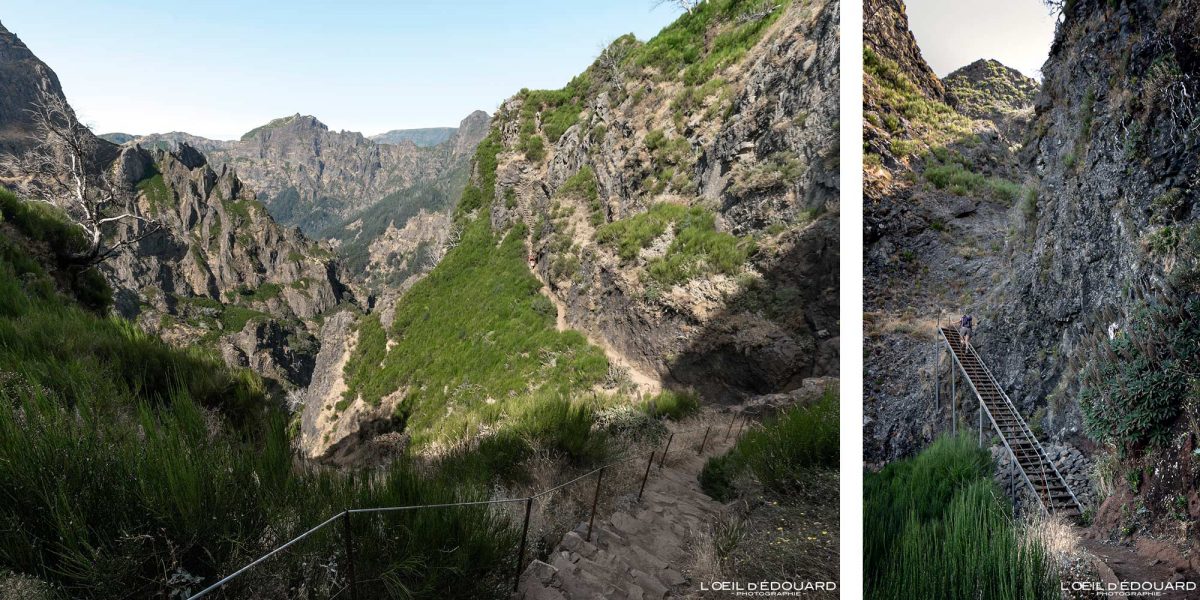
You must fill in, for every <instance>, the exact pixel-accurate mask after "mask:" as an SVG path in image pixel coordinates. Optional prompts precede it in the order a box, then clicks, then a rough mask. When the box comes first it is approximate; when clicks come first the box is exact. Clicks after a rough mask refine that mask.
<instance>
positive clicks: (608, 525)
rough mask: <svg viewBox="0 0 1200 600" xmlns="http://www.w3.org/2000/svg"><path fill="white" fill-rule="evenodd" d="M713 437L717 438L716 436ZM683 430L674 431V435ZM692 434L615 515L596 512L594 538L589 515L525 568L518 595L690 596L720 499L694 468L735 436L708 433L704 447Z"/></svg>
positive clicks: (572, 598) (618, 599)
mask: <svg viewBox="0 0 1200 600" xmlns="http://www.w3.org/2000/svg"><path fill="white" fill-rule="evenodd" d="M713 438H719V439H717V441H715V442H714V441H713ZM679 439H680V438H678V437H677V438H676V439H675V441H676V443H678V442H679ZM699 442H700V440H699V439H696V440H690V439H689V440H688V442H687V444H686V445H685V446H683V447H680V446H674V447H675V448H679V450H678V451H676V450H672V451H671V454H670V455H668V457H667V462H666V465H665V467H663V468H659V467H658V465H657V460H656V461H655V465H654V466H653V467H651V472H650V478H649V479H648V480H647V483H646V490H645V493H644V494H643V496H642V500H641V501H640V502H638V501H637V500H636V490H631V491H630V492H631V494H630V497H629V498H628V501H627V502H623V503H618V506H626V508H624V509H623V510H621V509H618V510H617V511H615V512H614V513H613V514H612V515H609V516H607V517H603V516H600V515H597V517H596V523H595V526H594V528H593V530H592V539H591V541H590V542H589V541H587V540H586V537H587V530H588V524H587V522H586V521H585V522H582V523H580V524H579V525H578V526H577V527H576V528H575V529H574V530H573V531H570V532H568V533H567V534H566V536H564V537H563V539H562V542H560V543H559V545H558V547H557V548H555V549H554V551H553V552H551V553H550V556H549V557H547V559H546V562H543V561H540V560H535V561H533V562H532V563H531V564H530V565H529V567H528V568H526V569H525V572H524V574H523V575H522V576H521V583H520V586H519V591H518V592H517V594H516V596H515V597H516V598H518V599H526V600H583V599H587V600H592V599H594V598H607V599H615V600H622V599H639V600H640V599H649V598H653V599H659V598H664V597H667V596H668V595H670V596H672V597H679V596H689V595H694V594H695V593H696V592H697V591H698V586H699V584H700V582H699V581H694V580H693V579H694V578H692V577H690V575H691V573H692V571H693V569H694V568H695V566H696V564H697V558H698V552H697V551H702V550H703V546H704V544H702V543H696V542H697V540H698V539H700V540H703V539H705V537H706V536H707V535H708V533H709V532H710V531H711V528H712V524H713V523H714V522H715V521H716V519H717V518H718V517H719V515H720V513H721V511H722V509H723V506H722V505H721V504H720V503H719V502H717V501H715V500H713V499H712V498H709V497H708V495H706V494H705V493H704V492H703V491H702V490H701V489H700V485H699V483H698V482H697V479H696V476H697V475H698V474H699V473H700V470H701V469H702V468H703V466H704V462H705V461H706V460H707V458H708V457H710V456H713V455H716V454H719V453H721V452H725V451H726V450H728V449H729V447H730V446H731V445H732V444H733V440H732V439H731V440H729V441H725V440H724V439H723V438H720V436H713V437H711V438H709V440H708V444H707V446H706V449H705V452H704V454H703V455H697V454H696V452H695V450H694V447H695V446H698V445H699Z"/></svg>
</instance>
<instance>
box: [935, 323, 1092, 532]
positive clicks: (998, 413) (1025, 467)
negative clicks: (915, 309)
mask: <svg viewBox="0 0 1200 600" xmlns="http://www.w3.org/2000/svg"><path fill="white" fill-rule="evenodd" d="M939 330H940V332H941V336H942V340H943V341H944V342H945V344H946V346H947V347H949V349H950V355H951V356H952V357H953V359H954V362H955V364H957V365H958V367H959V368H960V369H961V370H962V372H963V374H964V375H965V377H966V382H967V385H968V386H970V388H971V390H972V391H973V392H975V397H976V398H977V399H978V400H979V402H980V406H982V407H983V411H984V413H985V414H987V417H988V419H989V420H990V422H991V424H992V428H993V429H994V430H995V431H996V432H997V433H999V435H1000V441H1001V442H1002V443H1003V444H1004V447H1005V448H1006V449H1007V450H1008V453H1009V455H1010V456H1012V457H1013V461H1014V462H1015V463H1016V465H1017V470H1018V472H1019V473H1020V475H1021V479H1022V480H1023V481H1024V482H1025V483H1026V485H1027V486H1028V487H1029V489H1030V491H1032V492H1033V495H1034V497H1036V498H1037V500H1038V503H1039V504H1040V505H1041V507H1042V510H1044V511H1045V512H1046V513H1047V514H1051V515H1062V516H1064V517H1066V518H1068V519H1071V520H1076V519H1078V518H1079V517H1080V516H1082V514H1083V506H1082V505H1081V504H1080V503H1079V500H1078V499H1077V498H1076V497H1075V493H1074V492H1072V491H1071V488H1070V486H1068V485H1067V481H1066V479H1064V478H1063V476H1062V474H1061V473H1059V472H1058V469H1057V468H1056V467H1055V466H1054V462H1053V461H1051V460H1050V458H1049V457H1048V456H1046V451H1045V449H1043V448H1042V445H1041V443H1039V442H1038V440H1037V438H1036V437H1035V436H1034V435H1033V432H1032V431H1030V430H1029V425H1028V424H1026V423H1025V419H1023V418H1021V415H1020V413H1018V412H1017V410H1016V407H1015V406H1013V403H1012V400H1010V399H1009V397H1008V394H1005V393H1004V390H1003V389H1001V388H1000V385H999V384H998V383H996V379H995V378H994V377H992V373H991V371H989V370H988V368H987V366H986V365H984V364H983V361H982V360H981V359H980V358H979V354H977V353H976V352H975V349H974V348H971V347H969V346H967V345H966V344H965V343H963V340H962V336H960V335H959V332H958V329H956V328H954V327H940V328H939Z"/></svg>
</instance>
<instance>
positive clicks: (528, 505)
mask: <svg viewBox="0 0 1200 600" xmlns="http://www.w3.org/2000/svg"><path fill="white" fill-rule="evenodd" d="M532 510H533V498H532V497H530V498H529V499H527V500H525V524H524V525H522V526H521V547H520V549H518V550H517V572H516V574H514V575H513V593H516V591H517V588H518V587H520V585H521V563H522V562H524V560H525V540H526V539H527V538H528V537H529V513H530V511H532Z"/></svg>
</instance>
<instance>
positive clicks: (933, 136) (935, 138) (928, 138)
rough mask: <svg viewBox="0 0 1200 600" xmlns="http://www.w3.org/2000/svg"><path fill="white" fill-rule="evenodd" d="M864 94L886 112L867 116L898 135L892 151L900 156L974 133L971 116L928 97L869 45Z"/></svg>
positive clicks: (864, 57)
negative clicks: (968, 116)
mask: <svg viewBox="0 0 1200 600" xmlns="http://www.w3.org/2000/svg"><path fill="white" fill-rule="evenodd" d="M863 93H864V94H865V95H867V96H868V97H869V98H872V99H874V100H875V102H877V103H878V105H879V107H880V108H881V110H883V111H884V113H885V114H883V115H874V114H870V115H867V119H868V120H872V119H874V120H873V121H872V123H873V124H874V125H875V126H877V127H881V128H883V129H884V130H886V131H888V132H889V133H890V134H892V135H893V136H895V137H893V139H892V142H891V151H892V154H894V155H896V157H897V158H901V159H903V158H905V157H908V156H914V155H919V154H920V153H922V152H924V151H926V150H929V149H931V148H936V147H938V146H946V145H949V144H951V143H954V142H959V141H962V140H963V139H964V138H970V137H971V136H972V135H973V134H972V130H971V120H970V119H968V118H967V117H964V116H963V115H961V114H959V112H958V111H956V110H954V109H953V108H951V107H950V106H948V105H946V104H945V103H944V102H939V101H937V100H931V99H929V98H927V97H925V95H924V94H923V93H921V90H920V88H918V87H917V86H916V85H914V84H913V83H912V81H910V80H909V79H908V77H907V76H906V75H905V74H904V73H903V72H902V71H901V70H900V69H899V67H897V66H896V63H894V62H892V61H891V60H888V59H887V58H884V57H882V56H879V55H878V54H876V53H875V51H874V50H871V49H870V48H863ZM901 118H903V123H902V121H901ZM905 128H906V129H905ZM902 133H903V135H900V134H902ZM875 158H876V160H877V159H878V156H876V157H875ZM868 162H870V161H869V160H868Z"/></svg>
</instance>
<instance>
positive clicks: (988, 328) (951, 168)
mask: <svg viewBox="0 0 1200 600" xmlns="http://www.w3.org/2000/svg"><path fill="white" fill-rule="evenodd" d="M1197 10H1200V5H1198V4H1197V3H1196V2H1194V1H1192V0H1187V1H1182V2H1170V3H1167V4H1165V5H1164V4H1162V3H1158V2H1137V1H1133V2H1120V3H1111V2H1101V1H1088V0H1080V1H1077V2H1072V3H1068V4H1067V8H1066V12H1065V14H1064V15H1063V20H1062V21H1061V23H1060V25H1059V27H1058V30H1057V32H1056V36H1055V41H1054V44H1053V47H1052V48H1051V52H1050V56H1049V58H1048V60H1047V62H1046V63H1045V66H1044V67H1043V69H1042V72H1043V74H1044V76H1045V79H1044V81H1043V84H1042V86H1041V89H1040V91H1039V93H1038V95H1037V97H1036V101H1035V107H1034V111H1033V113H1032V114H1031V115H1029V116H1028V117H1024V118H1023V119H1024V120H1026V121H1027V122H1028V125H1027V126H1024V127H1020V126H1017V127H1004V126H1000V125H998V124H995V123H993V124H994V125H997V127H996V130H997V131H998V133H999V137H996V138H994V140H992V139H989V138H981V139H970V143H969V144H960V145H956V144H954V143H953V142H951V143H949V144H947V145H946V146H945V147H944V149H942V150H938V149H937V148H936V147H931V150H930V151H929V152H927V153H925V154H923V155H921V156H918V157H917V158H916V159H915V160H911V161H907V162H904V163H901V162H898V161H896V162H893V161H889V160H887V157H880V158H877V159H874V160H868V166H867V173H866V175H867V178H868V182H869V183H870V182H874V185H868V187H867V214H866V219H867V227H868V229H867V240H868V246H867V248H866V253H867V265H866V267H867V273H868V275H867V297H866V303H867V306H868V315H867V321H868V324H867V330H868V334H867V353H868V357H867V359H866V363H867V367H866V368H867V372H866V377H865V378H866V382H867V388H868V399H867V404H866V412H867V417H868V422H867V426H866V429H865V433H866V438H867V448H866V450H867V454H868V460H872V461H876V460H888V459H890V458H894V457H896V456H903V455H905V454H907V453H910V452H912V451H913V450H914V449H916V448H918V447H920V446H922V445H923V444H924V443H925V442H926V441H928V439H930V437H932V436H933V435H936V434H937V433H938V432H940V431H944V430H945V429H948V422H947V420H946V417H947V414H946V413H947V412H948V406H947V403H946V399H947V395H946V391H947V388H946V387H945V385H944V382H945V381H946V375H947V374H948V371H947V365H945V363H944V362H943V363H941V364H940V365H938V366H937V367H935V366H934V364H935V363H934V361H933V356H934V346H933V339H932V337H931V335H930V333H931V332H932V331H933V326H934V325H935V324H936V320H937V318H938V309H939V308H941V309H945V312H943V313H942V317H941V318H942V319H943V322H945V320H946V319H947V318H950V319H955V318H957V316H958V315H959V314H961V313H962V312H967V311H970V312H973V313H974V314H975V316H976V322H977V324H978V326H977V333H976V336H975V337H976V340H973V341H975V342H976V347H977V349H978V350H979V351H980V353H981V355H982V356H983V357H984V359H985V361H986V362H987V363H988V366H989V368H990V369H991V370H992V372H993V373H994V374H995V375H996V376H997V378H998V379H999V380H1000V383H1001V385H1002V386H1003V387H1004V388H1005V390H1006V391H1007V392H1008V393H1009V395H1010V396H1011V397H1012V398H1013V400H1014V402H1015V403H1016V404H1017V405H1018V407H1019V409H1020V410H1021V412H1022V413H1024V415H1025V416H1026V418H1027V420H1028V421H1029V423H1030V426H1031V427H1032V428H1033V430H1034V431H1035V432H1036V433H1037V434H1038V435H1039V437H1040V438H1042V439H1043V441H1044V442H1049V443H1050V444H1053V445H1059V446H1064V447H1067V449H1068V450H1069V452H1068V453H1071V452H1073V450H1071V448H1076V449H1079V450H1081V451H1082V452H1083V454H1084V455H1086V457H1087V459H1088V460H1090V461H1092V462H1094V463H1095V464H1097V465H1098V466H1097V467H1096V469H1095V470H1094V471H1091V470H1089V471H1087V472H1086V475H1087V477H1086V479H1087V482H1086V483H1080V484H1079V486H1080V487H1083V488H1085V490H1086V488H1088V487H1091V488H1092V489H1091V490H1087V491H1088V492H1089V493H1090V492H1095V495H1094V497H1095V504H1093V505H1092V507H1091V508H1093V509H1094V510H1095V528H1094V529H1095V532H1096V533H1097V534H1099V535H1101V536H1111V537H1114V538H1118V537H1119V538H1129V537H1130V536H1131V535H1132V536H1133V538H1134V540H1135V541H1136V542H1137V544H1138V547H1139V548H1142V547H1143V546H1145V547H1147V548H1151V550H1152V551H1153V552H1155V553H1157V556H1159V558H1160V559H1161V560H1164V561H1166V562H1168V563H1171V564H1178V565H1181V566H1182V568H1185V569H1186V568H1189V567H1188V563H1189V560H1190V561H1191V566H1190V568H1191V569H1192V570H1195V569H1196V566H1197V565H1196V561H1195V559H1191V558H1188V557H1189V556H1191V555H1190V554H1188V553H1187V551H1186V550H1184V551H1183V553H1182V554H1180V552H1179V551H1177V547H1183V548H1186V547H1188V546H1189V545H1190V546H1194V544H1195V543H1196V539H1195V534H1194V531H1192V530H1191V529H1189V528H1185V529H1182V530H1181V529H1180V528H1179V527H1178V523H1179V522H1180V521H1181V520H1185V521H1186V520H1189V519H1194V518H1196V516H1197V515H1200V501H1198V500H1197V498H1198V496H1197V491H1196V486H1195V476H1196V473H1197V469H1198V468H1200V463H1198V462H1197V461H1196V458H1195V457H1196V455H1195V453H1194V449H1195V448H1196V447H1197V440H1198V439H1200V438H1198V435H1200V431H1198V430H1197V429H1196V425H1195V423H1197V422H1198V421H1197V419H1196V411H1195V403H1194V395H1195V391H1194V388H1193V387H1192V385H1191V383H1189V382H1192V381H1194V380H1195V378H1196V375H1197V374H1198V373H1200V359H1198V356H1197V353H1196V351H1195V340H1196V339H1197V338H1198V337H1200V334H1197V332H1196V329H1195V327H1194V326H1193V324H1194V323H1195V322H1196V320H1195V319H1196V315H1197V312H1198V311H1197V304H1196V301H1197V298H1200V295H1198V292H1200V288H1198V287H1197V284H1196V282H1197V281H1200V279H1198V278H1197V274H1198V273H1200V271H1198V269H1197V265H1200V261H1198V258H1200V244H1197V240H1200V235H1198V233H1200V227H1198V226H1197V217H1198V216H1200V215H1198V214H1197V212H1196V209H1195V201H1194V200H1195V193H1196V191H1195V187H1194V186H1195V182H1196V173H1197V169H1198V167H1200V159H1198V154H1197V146H1198V145H1200V140H1198V136H1197V126H1196V123H1197V122H1198V121H1197V116H1200V112H1198V111H1200V107H1198V104H1197V102H1196V100H1195V98H1196V92H1197V86H1198V84H1200V79H1198V77H1200V61H1198V60H1197V56H1200V45H1198V44H1197V41H1196V40H1197V39H1200V36H1198V33H1200V29H1198V27H1200V26H1198V24H1197V21H1196V20H1195V15H1196V14H1197ZM879 54H880V55H882V54H883V52H879ZM979 66H987V65H978V64H977V65H974V66H973V67H976V68H975V69H973V70H979V69H978V67H979ZM868 67H870V65H868ZM988 69H989V70H992V68H991V66H988ZM870 70H871V69H870V68H869V69H868V71H870ZM902 70H903V69H900V68H897V69H895V71H896V72H899V71H902ZM918 70H919V69H918ZM880 72H881V71H878V70H876V71H875V73H876V74H877V75H878V74H879V73H880ZM870 83H871V82H870V81H868V84H870ZM955 87H957V85H956V86H951V85H949V84H948V85H947V88H948V89H949V90H950V92H949V94H948V97H949V98H950V101H951V102H956V98H955V96H956V95H955V93H954V88H955ZM915 88H916V86H913V89H915ZM870 89H871V88H870V85H868V88H867V90H868V92H869V91H870ZM918 95H920V97H921V99H922V101H925V102H928V101H929V100H931V98H930V97H928V96H925V95H923V94H918ZM1023 96H1024V94H1020V95H1019V96H1018V97H1023ZM868 97H869V98H870V97H873V98H874V100H869V104H870V105H873V106H879V107H882V106H885V105H886V104H887V102H886V101H885V100H886V94H875V95H874V96H872V95H871V94H868ZM912 98H914V97H912V96H910V97H909V99H910V100H911V99H912ZM922 106H923V107H926V108H928V107H933V108H934V109H936V110H930V111H924V113H925V114H926V115H930V114H939V115H940V114H949V113H943V112H941V109H940V108H938V107H937V105H933V104H926V105H922ZM955 106H957V107H958V108H960V109H962V110H964V111H966V112H972V109H971V108H970V107H967V106H966V105H965V104H964V103H962V102H961V101H958V102H956V104H955ZM1014 108H1016V109H1017V111H1016V112H1017V113H1025V112H1026V109H1023V108H1021V107H1020V103H1018V105H1017V106H1016V107H1014ZM955 113H958V111H955ZM879 114H880V115H882V114H883V112H880V113H879ZM958 114H961V113H958ZM974 114H976V115H982V116H989V115H988V112H983V113H974ZM883 121H884V120H883V119H878V123H868V124H867V128H868V129H870V128H872V127H876V130H877V131H878V132H881V133H880V137H881V138H882V136H883V135H885V134H889V135H893V137H892V138H891V141H892V142H893V143H891V144H890V146H891V147H893V148H895V147H896V146H897V144H895V143H894V142H895V141H896V140H897V139H899V140H901V141H904V140H908V139H914V140H918V141H920V140H923V139H928V138H927V137H925V138H922V137H921V136H914V137H903V136H906V135H908V134H910V133H912V132H913V131H914V129H913V128H910V127H907V126H905V127H897V128H894V130H892V129H889V128H888V127H886V124H883ZM939 122H940V123H942V126H941V128H940V129H939V131H941V132H943V133H945V132H947V131H959V134H957V136H958V137H960V138H962V136H961V132H962V127H960V126H957V125H954V126H947V125H948V124H951V125H952V124H953V123H954V122H953V121H951V120H950V119H949V118H946V119H941V120H940V121H939ZM979 122H980V121H979V120H976V121H974V123H975V125H973V126H972V129H973V130H974V132H975V134H976V135H978V132H979V129H978V127H977V124H978V123H979ZM880 124H883V125H882V126H881V125H880ZM893 132H894V133H893ZM1009 136H1011V137H1009ZM963 139H968V138H963ZM997 142H998V143H997ZM899 146H900V147H901V149H904V144H903V143H901V144H900V145H899ZM922 147H924V146H922ZM1001 148H1008V149H1009V153H1008V154H1007V155H1006V154H1005V153H1003V152H1001V151H1000V149H1001ZM980 149H982V150H983V151H985V152H986V153H987V154H990V155H992V156H994V157H997V160H996V161H987V160H980V159H981V156H980V154H979V152H980ZM964 159H965V160H964ZM1000 159H1003V160H1000ZM906 173H907V174H906ZM973 175H983V176H984V179H978V178H974V177H973ZM988 177H991V178H995V177H1001V178H1005V179H1007V180H1009V181H1010V182H1011V183H1013V184H1019V185H1020V188H1019V193H1015V194H1010V193H1009V192H1006V191H1005V190H1006V189H1008V188H1007V186H1005V185H1003V184H995V185H993V184H992V183H991V182H992V181H993V179H988ZM956 181H957V183H955V182H956ZM972 181H974V182H975V183H972ZM939 183H940V184H941V185H939ZM1010 191H1013V192H1018V190H1016V189H1014V190H1010ZM1010 196H1011V197H1010ZM1006 198H1008V199H1007V200H1006ZM935 368H938V369H940V370H941V372H942V382H943V387H942V393H941V395H940V396H941V399H942V405H943V406H942V407H940V409H936V408H935V407H934V405H933V398H934V393H933V392H934V390H933V386H932V381H933V374H934V369H935ZM963 409H967V410H973V409H974V406H973V403H972V402H966V403H963V404H962V405H961V406H960V413H959V414H962V410H963ZM1060 466H1061V465H1060ZM1145 534H1149V537H1145ZM1152 538H1153V539H1152ZM1155 540H1158V541H1155ZM1162 540H1167V541H1169V542H1171V543H1170V544H1166V545H1161V544H1160V542H1161V541H1162ZM1146 544H1150V546H1146ZM1155 544H1159V545H1155Z"/></svg>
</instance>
